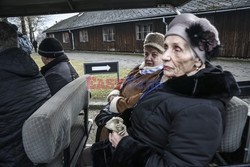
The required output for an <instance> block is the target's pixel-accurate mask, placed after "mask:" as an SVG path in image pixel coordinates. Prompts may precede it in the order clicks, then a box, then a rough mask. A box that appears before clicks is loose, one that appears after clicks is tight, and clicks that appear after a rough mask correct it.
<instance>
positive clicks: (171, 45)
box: [162, 35, 201, 78]
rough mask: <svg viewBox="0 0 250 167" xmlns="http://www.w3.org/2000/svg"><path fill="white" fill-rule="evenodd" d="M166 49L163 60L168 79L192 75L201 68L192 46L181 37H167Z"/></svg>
mask: <svg viewBox="0 0 250 167" xmlns="http://www.w3.org/2000/svg"><path fill="white" fill-rule="evenodd" d="M164 47H165V52H164V53H163V56H162V60H163V70H164V75H165V76H166V77H168V78H172V77H179V76H182V75H184V74H186V75H192V74H194V73H196V72H197V71H196V69H197V67H200V66H201V61H200V60H199V58H195V56H194V54H193V52H192V50H191V48H190V46H189V45H188V43H187V42H186V41H185V40H184V39H182V38H181V37H179V36H176V35H171V36H168V37H166V39H165V41H164Z"/></svg>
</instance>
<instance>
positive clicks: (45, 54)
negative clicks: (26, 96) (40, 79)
mask: <svg viewBox="0 0 250 167" xmlns="http://www.w3.org/2000/svg"><path fill="white" fill-rule="evenodd" d="M38 53H39V54H40V55H41V59H42V61H43V63H44V64H45V66H43V67H42V68H41V73H42V74H43V75H44V77H45V79H46V81H47V83H48V85H49V88H50V91H51V94H52V95H54V94H55V93H56V92H57V91H59V90H60V89H61V88H62V87H64V86H65V85H67V84H68V83H69V82H71V81H73V80H74V79H76V78H78V74H77V72H76V70H75V69H74V67H73V66H72V65H71V64H70V62H69V59H68V57H67V56H66V55H65V54H64V50H63V47H62V45H61V43H60V42H59V41H58V40H57V39H55V38H45V39H44V40H43V41H42V42H41V44H40V45H39V48H38Z"/></svg>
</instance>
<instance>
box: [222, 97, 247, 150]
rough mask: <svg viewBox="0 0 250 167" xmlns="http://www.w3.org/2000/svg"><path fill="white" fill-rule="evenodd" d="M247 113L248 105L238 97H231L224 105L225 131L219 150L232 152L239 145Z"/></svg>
mask: <svg viewBox="0 0 250 167" xmlns="http://www.w3.org/2000/svg"><path fill="white" fill-rule="evenodd" d="M247 115H248V105H247V104H246V103H245V102H244V101H243V100H241V99H239V98H238V97H233V98H232V99H231V100H230V102H229V103H228V104H227V106H226V116H225V131H224V135H223V137H222V141H221V146H220V149H219V151H220V152H234V151H236V150H237V149H238V148H239V147H240V144H241V137H242V133H243V130H244V126H245V124H246V120H247Z"/></svg>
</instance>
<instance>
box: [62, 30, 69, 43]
mask: <svg viewBox="0 0 250 167" xmlns="http://www.w3.org/2000/svg"><path fill="white" fill-rule="evenodd" d="M62 37H63V43H69V33H68V32H63V33H62Z"/></svg>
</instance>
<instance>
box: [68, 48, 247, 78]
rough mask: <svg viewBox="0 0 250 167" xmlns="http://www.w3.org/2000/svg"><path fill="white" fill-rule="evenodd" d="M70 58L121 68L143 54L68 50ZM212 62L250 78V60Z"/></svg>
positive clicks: (136, 60)
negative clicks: (116, 62)
mask: <svg viewBox="0 0 250 167" xmlns="http://www.w3.org/2000/svg"><path fill="white" fill-rule="evenodd" d="M67 55H68V56H69V58H70V59H74V60H80V61H83V62H86V63H87V62H103V61H118V62H119V67H120V68H133V67H135V66H136V65H138V64H140V63H141V62H142V61H143V56H142V54H141V55H140V54H133V53H131V54H120V53H119V54H118V53H96V52H68V53H67ZM212 64H215V65H221V66H222V67H223V69H224V70H228V71H231V72H232V73H233V75H234V77H235V78H236V80H237V81H244V80H250V61H249V60H237V59H233V60H232V59H219V60H215V61H212Z"/></svg>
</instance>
